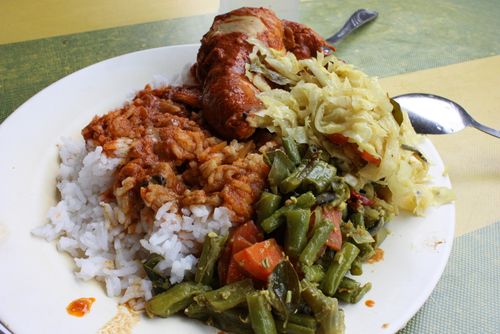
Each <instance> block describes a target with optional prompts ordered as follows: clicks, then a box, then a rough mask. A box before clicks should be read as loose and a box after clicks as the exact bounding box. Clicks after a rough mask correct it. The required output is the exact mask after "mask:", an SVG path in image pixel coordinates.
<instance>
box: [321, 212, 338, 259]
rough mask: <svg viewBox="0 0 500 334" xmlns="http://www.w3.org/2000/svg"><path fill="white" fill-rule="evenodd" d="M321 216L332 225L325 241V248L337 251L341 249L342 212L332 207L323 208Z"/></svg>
mask: <svg viewBox="0 0 500 334" xmlns="http://www.w3.org/2000/svg"><path fill="white" fill-rule="evenodd" d="M322 214H323V218H324V219H328V220H329V221H331V222H332V223H333V231H332V232H330V235H329V236H328V240H326V246H327V247H328V248H331V249H333V250H336V251H338V250H340V248H342V233H341V232H340V222H341V221H342V212H340V211H339V210H337V209H335V208H333V207H328V206H324V207H323V208H322Z"/></svg>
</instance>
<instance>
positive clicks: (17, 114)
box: [0, 43, 456, 332]
mask: <svg viewBox="0 0 500 334" xmlns="http://www.w3.org/2000/svg"><path fill="white" fill-rule="evenodd" d="M199 45H200V44H199V43H189V44H176V45H169V46H162V47H156V48H150V49H144V50H137V51H133V52H129V53H124V54H121V55H118V56H115V57H111V58H107V59H104V60H101V61H99V62H96V63H93V64H90V65H88V66H85V67H83V68H81V69H79V70H77V71H75V72H72V73H70V74H68V75H66V76H64V77H62V78H60V79H58V80H57V81H55V82H53V83H51V84H50V85H48V86H47V87H45V88H43V89H42V90H40V91H38V92H37V93H36V94H34V95H33V96H32V97H30V98H29V99H27V100H26V101H25V102H23V103H22V104H21V105H20V106H19V107H17V108H16V109H15V110H14V111H13V112H12V113H11V114H10V115H9V116H8V117H7V118H5V119H4V121H3V122H2V123H1V124H0V136H1V134H2V133H3V132H4V131H6V129H8V128H9V127H12V126H13V125H16V122H17V121H18V119H20V118H22V117H23V116H25V114H26V113H28V112H30V105H31V104H32V103H36V101H37V99H38V98H39V97H40V96H41V95H43V94H45V92H47V91H50V90H51V89H58V86H59V85H63V84H64V81H65V80H67V79H69V78H72V77H74V76H77V75H79V74H80V73H82V72H85V71H88V70H89V69H91V68H93V67H97V66H101V65H103V64H105V63H107V62H114V61H117V60H118V59H125V58H127V57H131V56H137V55H140V54H148V53H151V52H153V53H154V52H165V50H169V49H179V48H195V47H198V46H199ZM167 52H168V51H167ZM123 102H125V101H123ZM11 124H13V125H11ZM425 141H427V143H428V145H429V147H430V148H431V149H432V150H433V154H434V155H435V157H436V158H437V159H438V160H439V161H437V162H438V164H440V165H441V166H444V162H443V161H442V158H441V156H440V154H439V152H438V151H437V148H436V147H435V146H434V144H433V143H432V142H431V141H430V140H429V139H428V137H425ZM446 180H447V182H446V183H447V186H449V187H451V180H450V178H449V177H448V176H446ZM448 205H451V206H452V208H451V210H450V213H451V217H450V221H451V225H450V226H448V229H447V231H448V235H447V236H446V237H447V238H448V240H447V241H448V242H447V245H446V253H445V255H444V256H442V257H440V260H439V268H438V270H436V271H434V272H433V276H432V279H430V280H429V284H428V286H429V288H428V289H426V293H424V294H419V295H418V297H417V298H415V300H414V301H413V303H412V307H411V310H407V312H406V313H405V314H410V316H409V317H407V318H408V319H401V321H400V322H395V323H391V324H390V326H389V328H387V329H385V332H390V331H391V330H394V332H395V331H397V330H399V329H402V328H403V327H404V326H405V325H406V324H407V323H408V321H410V320H411V319H412V318H413V317H414V316H415V314H416V313H417V312H418V311H419V310H420V309H421V308H422V306H423V305H424V304H425V302H426V301H427V300H428V299H429V297H430V295H431V294H432V292H433V291H434V290H435V288H436V286H437V284H438V283H439V281H440V279H441V277H442V275H443V273H444V270H445V268H446V265H447V263H448V261H449V257H450V255H451V251H452V248H453V243H454V233H455V228H456V204H455V202H453V203H451V204H448ZM52 244H54V243H53V242H52ZM54 246H55V245H54ZM405 318H406V317H405ZM0 321H1V322H2V324H3V325H4V326H5V327H6V328H9V327H8V326H7V325H5V321H2V320H0Z"/></svg>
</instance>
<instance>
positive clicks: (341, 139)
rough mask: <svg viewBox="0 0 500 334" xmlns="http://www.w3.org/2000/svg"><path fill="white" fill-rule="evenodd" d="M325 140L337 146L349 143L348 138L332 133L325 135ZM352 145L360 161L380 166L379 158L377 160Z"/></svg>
mask: <svg viewBox="0 0 500 334" xmlns="http://www.w3.org/2000/svg"><path fill="white" fill-rule="evenodd" d="M326 138H328V140H329V141H331V142H332V143H334V144H337V145H344V144H347V143H348V141H349V137H346V136H344V135H343V134H341V133H332V134H331V135H327V136H326ZM353 145H354V146H355V147H356V149H357V151H358V152H359V156H360V157H361V159H363V160H364V161H366V162H369V163H371V164H374V165H376V166H378V165H380V161H381V160H380V158H377V157H376V156H374V155H372V154H370V153H368V152H366V151H362V150H360V149H359V147H358V145H356V144H353Z"/></svg>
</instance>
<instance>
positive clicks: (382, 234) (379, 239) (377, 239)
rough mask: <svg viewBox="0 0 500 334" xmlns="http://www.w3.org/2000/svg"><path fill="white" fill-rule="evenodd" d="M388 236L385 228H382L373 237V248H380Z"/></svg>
mask: <svg viewBox="0 0 500 334" xmlns="http://www.w3.org/2000/svg"><path fill="white" fill-rule="evenodd" d="M388 235H389V230H388V229H387V228H386V227H382V228H381V229H380V230H379V231H378V232H377V234H375V236H374V237H373V238H374V239H375V247H378V246H380V245H381V244H382V242H384V240H385V238H386V237H387V236H388Z"/></svg>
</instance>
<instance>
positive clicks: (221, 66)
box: [195, 8, 284, 139]
mask: <svg viewBox="0 0 500 334" xmlns="http://www.w3.org/2000/svg"><path fill="white" fill-rule="evenodd" d="M250 37H253V38H257V39H259V40H260V41H262V42H264V44H266V45H267V46H269V47H272V48H274V49H280V50H281V49H283V48H284V44H283V24H282V23H281V20H280V19H278V18H277V17H276V16H275V15H274V13H273V12H272V11H270V10H268V9H264V8H240V9H237V10H234V11H232V12H229V13H227V14H224V15H219V16H217V17H215V19H214V23H213V24H212V27H211V28H210V30H209V31H208V32H207V33H206V34H205V35H204V36H203V39H202V40H201V47H200V49H199V51H198V56H197V64H196V68H195V72H196V77H197V79H198V80H199V81H200V83H201V84H202V87H203V94H202V105H203V109H202V111H203V117H204V118H205V120H206V121H207V122H208V123H209V124H210V125H211V126H212V127H213V128H214V129H215V130H216V131H217V132H218V133H219V134H220V135H222V136H224V137H226V138H238V139H246V138H248V137H250V136H251V135H252V134H253V133H254V131H255V129H254V128H252V127H251V126H250V125H249V124H248V123H247V122H246V117H247V116H248V115H249V114H250V113H252V112H253V111H255V110H259V109H260V108H261V107H262V104H261V102H260V101H259V99H258V98H257V96H256V94H257V93H258V90H257V89H256V88H255V87H254V85H253V84H252V83H251V82H250V81H249V80H248V79H247V78H246V76H245V64H246V63H248V55H249V54H250V52H251V51H252V45H251V44H250V43H248V42H247V39H248V38H250Z"/></svg>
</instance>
